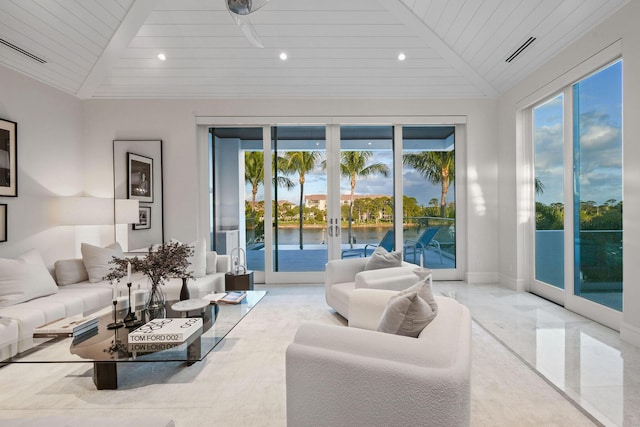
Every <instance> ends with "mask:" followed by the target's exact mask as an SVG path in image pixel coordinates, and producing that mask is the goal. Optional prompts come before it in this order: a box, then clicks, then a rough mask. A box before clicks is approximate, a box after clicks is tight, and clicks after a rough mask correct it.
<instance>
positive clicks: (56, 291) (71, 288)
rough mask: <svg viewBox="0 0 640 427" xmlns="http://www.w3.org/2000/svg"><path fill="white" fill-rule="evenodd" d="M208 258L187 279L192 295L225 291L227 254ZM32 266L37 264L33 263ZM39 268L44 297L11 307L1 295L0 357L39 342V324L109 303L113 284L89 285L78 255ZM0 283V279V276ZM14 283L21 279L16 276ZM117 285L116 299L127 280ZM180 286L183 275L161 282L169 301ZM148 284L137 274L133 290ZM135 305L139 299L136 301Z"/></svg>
mask: <svg viewBox="0 0 640 427" xmlns="http://www.w3.org/2000/svg"><path fill="white" fill-rule="evenodd" d="M38 257H39V256H38ZM40 260H41V258H40ZM2 261H11V260H2ZM206 262H207V266H206V274H204V276H202V277H198V278H196V279H195V280H190V281H189V283H188V288H189V291H190V297H191V298H199V297H203V296H204V295H206V294H208V293H211V292H220V291H224V276H225V273H227V272H228V271H230V270H231V259H230V257H229V256H228V255H217V254H216V253H215V252H207V253H206ZM34 265H36V267H38V263H37V262H36V264H34ZM27 266H28V264H27ZM42 268H45V273H42V272H41V273H40V274H39V276H38V277H33V280H38V281H40V282H42V281H45V282H46V281H47V277H43V275H45V274H46V275H47V276H48V279H49V280H50V281H51V284H47V285H46V286H47V288H46V289H47V294H46V295H43V296H38V297H35V298H31V299H28V300H27V301H23V302H19V303H17V304H12V305H7V304H8V303H7V302H6V301H7V298H8V297H6V296H5V304H2V302H3V299H2V298H3V297H2V296H0V361H1V360H5V359H7V358H9V357H11V356H13V355H15V354H16V353H21V352H23V351H26V350H28V349H30V348H32V347H34V346H35V345H37V343H38V341H37V339H36V340H34V338H33V330H34V329H35V328H37V327H38V326H41V325H44V324H46V323H49V322H52V321H54V320H57V319H60V318H63V317H69V316H74V315H78V314H85V315H86V314H90V313H92V312H95V311H97V310H101V309H103V308H105V307H108V306H110V305H111V304H112V301H113V288H112V286H111V284H110V283H108V282H106V281H100V282H97V283H91V282H90V281H89V280H88V274H87V271H86V270H85V265H84V262H83V260H82V259H70V260H60V261H57V262H56V263H55V268H54V273H53V275H52V274H50V272H49V271H47V270H46V267H44V263H42ZM32 269H33V268H32ZM56 274H58V277H56V279H57V282H54V281H53V279H52V276H56ZM14 281H15V280H14ZM0 282H2V278H0ZM18 282H20V281H19V280H18ZM28 282H29V278H27V279H26V281H25V282H24V283H21V286H26V287H28V286H30V284H29V283H28ZM0 284H1V283H0ZM117 286H118V294H119V295H121V297H120V298H121V299H126V296H127V294H128V289H127V286H126V283H124V281H121V282H120V283H118V285H117ZM181 287H182V280H181V279H170V280H168V281H167V282H166V283H165V285H164V286H163V290H164V291H165V294H166V297H167V299H168V300H171V299H178V298H179V296H180V289H181ZM149 288H150V284H149V282H148V280H147V278H146V276H143V275H140V274H135V275H133V276H132V290H133V291H134V292H135V291H137V290H138V289H141V290H143V292H142V293H144V290H147V289H149ZM41 293H42V292H41ZM140 299H142V298H140ZM127 303H128V300H127ZM139 303H140V301H139V302H138V304H137V305H139ZM127 306H128V305H127Z"/></svg>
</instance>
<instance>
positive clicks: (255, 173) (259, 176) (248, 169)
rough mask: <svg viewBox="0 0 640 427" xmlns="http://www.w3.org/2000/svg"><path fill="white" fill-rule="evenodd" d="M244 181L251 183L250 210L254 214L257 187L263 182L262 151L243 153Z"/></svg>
mask: <svg viewBox="0 0 640 427" xmlns="http://www.w3.org/2000/svg"><path fill="white" fill-rule="evenodd" d="M244 182H246V183H247V184H249V185H251V211H252V212H253V215H254V216H255V212H256V195H257V194H258V187H259V186H260V184H263V183H264V154H263V153H262V151H247V152H245V153H244Z"/></svg>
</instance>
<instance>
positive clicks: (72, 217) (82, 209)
mask: <svg viewBox="0 0 640 427" xmlns="http://www.w3.org/2000/svg"><path fill="white" fill-rule="evenodd" d="M53 215H54V221H55V222H56V223H57V224H58V225H108V224H113V199H107V198H98V197H61V198H58V199H54V200H53Z"/></svg>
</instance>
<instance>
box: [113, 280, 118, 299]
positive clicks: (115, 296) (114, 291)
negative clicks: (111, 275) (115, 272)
mask: <svg viewBox="0 0 640 427" xmlns="http://www.w3.org/2000/svg"><path fill="white" fill-rule="evenodd" d="M116 284H117V282H116V281H115V280H112V281H111V286H113V300H114V301H115V300H117V299H118V294H117V286H116Z"/></svg>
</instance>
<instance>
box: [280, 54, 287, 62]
mask: <svg viewBox="0 0 640 427" xmlns="http://www.w3.org/2000/svg"><path fill="white" fill-rule="evenodd" d="M287 58H288V57H287V52H281V53H280V59H282V60H283V61H286V60H287Z"/></svg>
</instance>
